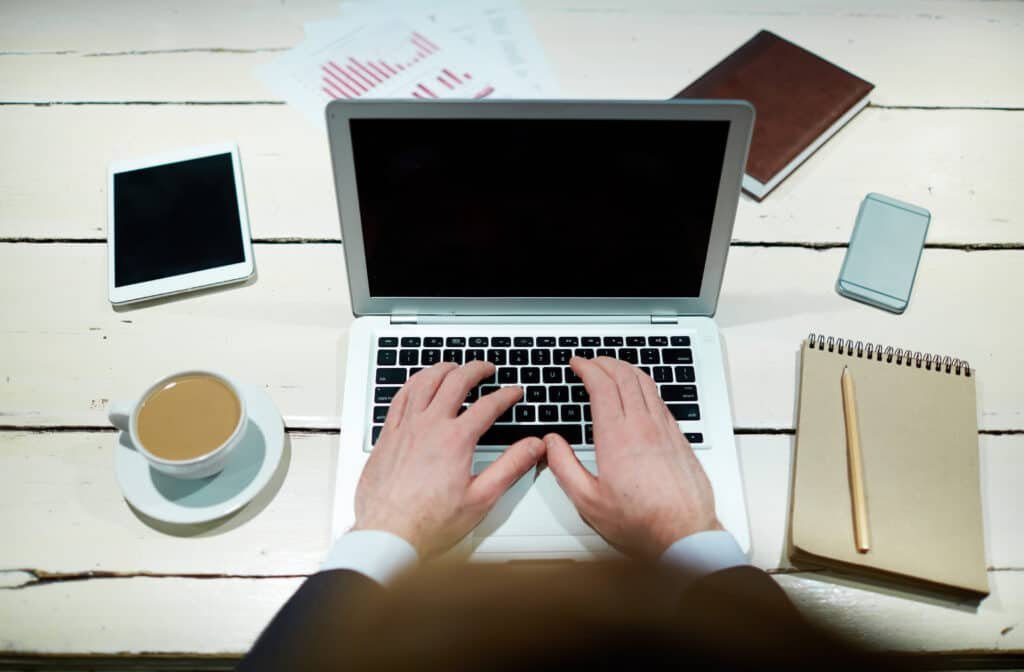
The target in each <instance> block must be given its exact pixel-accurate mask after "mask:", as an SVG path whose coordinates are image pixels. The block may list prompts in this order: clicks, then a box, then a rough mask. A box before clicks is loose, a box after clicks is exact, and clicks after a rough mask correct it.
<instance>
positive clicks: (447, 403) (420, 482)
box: [353, 361, 545, 557]
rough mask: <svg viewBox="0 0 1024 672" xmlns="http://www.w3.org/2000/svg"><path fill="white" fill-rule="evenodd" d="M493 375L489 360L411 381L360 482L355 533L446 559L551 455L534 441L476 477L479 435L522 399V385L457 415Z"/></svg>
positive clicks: (438, 367) (440, 368) (426, 372)
mask: <svg viewBox="0 0 1024 672" xmlns="http://www.w3.org/2000/svg"><path fill="white" fill-rule="evenodd" d="M493 373H494V365H493V364H490V363H488V362H477V361H474V362H470V363H469V364H466V365H465V366H461V367H460V366H456V365H455V364H452V363H443V364H435V365H434V366H431V367H430V368H427V369H423V370H422V371H420V372H418V373H416V375H414V376H413V377H412V378H410V379H409V380H408V382H406V384H405V385H404V386H403V387H402V389H401V390H399V391H398V394H397V395H395V398H394V400H393V401H392V402H391V409H390V410H389V411H388V416H387V419H386V420H385V421H384V428H383V430H381V434H380V438H378V440H377V443H376V445H375V446H374V449H373V452H372V453H371V454H370V458H369V460H368V461H367V463H366V467H365V468H364V469H363V473H362V476H361V477H360V479H359V485H358V487H357V488H356V502H355V513H356V522H355V525H354V526H353V529H357V530H383V531H386V532H391V533H393V534H397V535H398V536H400V537H402V538H403V539H405V540H406V541H408V542H409V543H410V544H412V545H413V546H414V547H415V548H416V550H417V551H418V552H419V554H420V556H421V557H427V556H430V555H434V554H437V553H442V552H444V551H446V550H448V549H449V548H451V547H452V546H454V545H455V544H456V543H457V542H458V541H459V540H460V539H461V538H462V537H464V536H466V534H468V533H469V531H470V530H472V529H473V528H474V527H475V526H476V525H477V523H479V522H480V521H481V520H482V519H483V517H484V516H485V515H486V514H487V512H488V511H490V509H491V507H493V506H494V504H495V502H497V501H498V498H499V497H501V496H502V495H503V494H504V493H505V492H506V491H507V490H508V489H509V488H510V487H511V486H512V484H514V483H515V482H516V481H517V480H518V479H519V477H520V476H522V475H523V474H524V473H526V471H527V470H529V469H530V468H531V467H533V466H534V465H535V464H536V463H537V461H538V460H539V459H541V458H542V457H543V456H544V453H545V445H544V442H543V441H541V440H540V439H539V438H536V437H530V438H526V439H523V440H521V441H518V442H516V443H515V444H513V445H512V446H511V447H510V448H508V449H507V450H506V451H505V452H504V453H503V454H502V455H501V457H499V458H498V459H497V460H496V461H495V462H493V463H492V464H491V465H489V466H488V467H487V469H485V470H484V471H483V472H482V473H480V474H479V475H477V476H473V475H472V474H471V471H472V459H473V450H474V448H476V444H477V441H478V440H479V439H480V436H481V435H483V433H484V432H486V431H487V430H488V429H489V428H490V426H491V425H492V424H494V422H495V420H497V419H498V417H499V416H500V415H501V414H502V413H504V412H505V411H506V410H508V408H510V407H511V406H512V405H513V404H515V403H516V402H517V401H519V400H520V399H521V398H522V396H523V389H522V388H521V387H503V388H501V389H500V390H498V391H496V392H492V393H491V394H488V395H485V396H483V397H481V398H480V399H479V400H478V401H477V402H476V403H474V404H473V405H472V406H470V407H469V409H468V410H467V411H466V412H465V413H463V414H462V415H458V412H459V408H460V407H461V405H462V403H463V401H464V400H465V398H466V394H467V393H468V392H469V391H470V390H471V389H472V388H474V387H476V385H477V384H478V383H479V382H480V381H482V380H483V379H484V378H487V377H488V376H490V375H492V374H493Z"/></svg>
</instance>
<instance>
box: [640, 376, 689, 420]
mask: <svg viewBox="0 0 1024 672" xmlns="http://www.w3.org/2000/svg"><path fill="white" fill-rule="evenodd" d="M636 377H637V380H638V381H639V382H640V392H641V393H643V395H644V403H645V404H647V411H648V412H649V413H650V414H651V417H652V418H653V419H654V421H655V422H656V423H658V424H659V425H662V426H664V427H665V428H666V429H674V430H676V431H678V430H679V427H678V425H676V420H675V418H673V417H672V414H671V413H670V412H669V410H668V406H666V405H665V402H664V401H662V400H661V395H659V394H658V386H657V385H656V384H655V382H654V381H653V380H651V377H650V376H648V375H647V374H646V373H644V372H643V371H641V370H639V369H637V371H636ZM668 423H671V425H672V426H671V427H669V426H668Z"/></svg>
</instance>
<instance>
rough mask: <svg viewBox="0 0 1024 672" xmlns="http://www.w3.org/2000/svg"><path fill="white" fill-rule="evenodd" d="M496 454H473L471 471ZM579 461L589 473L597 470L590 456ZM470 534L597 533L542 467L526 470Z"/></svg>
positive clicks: (497, 535) (581, 534)
mask: <svg viewBox="0 0 1024 672" xmlns="http://www.w3.org/2000/svg"><path fill="white" fill-rule="evenodd" d="M497 457H498V455H494V456H493V457H491V456H477V457H476V458H475V459H474V462H473V473H474V474H479V473H480V472H481V471H483V470H484V469H486V468H487V467H488V466H489V465H490V464H491V463H492V462H493V461H494V460H495V459H497ZM581 462H582V464H583V466H584V467H585V468H586V469H587V470H588V471H589V472H590V473H592V474H597V465H596V464H595V463H594V462H593V460H585V459H584V460H581ZM472 536H473V538H474V539H475V540H480V539H481V538H482V537H506V536H518V537H526V538H528V537H537V536H574V537H578V536H597V533H596V532H594V530H593V529H592V528H591V527H590V526H589V525H587V524H586V523H585V522H583V519H582V518H580V515H579V514H578V513H577V512H576V507H575V506H574V505H573V503H572V502H571V501H570V500H569V497H568V496H566V494H565V492H563V490H562V488H561V486H559V485H558V482H557V481H556V480H555V476H554V474H553V473H551V470H550V469H548V468H547V467H544V468H542V469H540V470H539V471H538V470H537V469H531V470H530V471H528V472H526V474H525V475H524V476H523V477H522V478H520V479H519V480H518V481H517V482H516V484H515V485H513V486H512V487H511V488H510V489H509V491H508V492H507V493H505V495H504V496H503V497H502V498H501V499H499V500H498V503H497V504H496V505H495V507H494V509H492V510H491V512H490V513H489V514H487V517H486V518H484V519H483V521H481V523H480V524H479V525H478V526H477V528H476V529H475V530H474V531H473V535H472ZM525 541H526V539H524V542H525ZM527 543H528V542H527Z"/></svg>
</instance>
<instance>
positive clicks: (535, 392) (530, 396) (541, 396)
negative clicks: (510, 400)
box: [526, 385, 548, 404]
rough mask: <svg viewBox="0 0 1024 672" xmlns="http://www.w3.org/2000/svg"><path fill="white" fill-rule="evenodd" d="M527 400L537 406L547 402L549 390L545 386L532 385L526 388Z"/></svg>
mask: <svg viewBox="0 0 1024 672" xmlns="http://www.w3.org/2000/svg"><path fill="white" fill-rule="evenodd" d="M526 400H527V401H529V402H531V403H535V404H539V403H543V402H545V401H547V400H548V393H547V389H546V388H545V387H544V386H543V385H530V386H529V387H527V388H526Z"/></svg>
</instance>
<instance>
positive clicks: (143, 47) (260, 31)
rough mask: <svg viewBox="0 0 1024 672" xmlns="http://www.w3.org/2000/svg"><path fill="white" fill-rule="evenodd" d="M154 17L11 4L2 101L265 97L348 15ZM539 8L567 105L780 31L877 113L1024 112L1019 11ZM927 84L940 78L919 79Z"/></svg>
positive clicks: (876, 5)
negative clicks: (859, 92)
mask: <svg viewBox="0 0 1024 672" xmlns="http://www.w3.org/2000/svg"><path fill="white" fill-rule="evenodd" d="M179 4H183V6H182V7H179V6H178V5H179ZM218 5H220V3H218ZM153 6H154V10H153V11H152V12H143V11H142V10H141V9H129V10H125V8H124V7H123V5H122V3H118V2H116V0H106V2H105V3H99V4H98V6H97V5H93V4H90V8H89V9H85V8H80V7H77V6H75V5H74V4H73V3H66V2H65V3H57V2H50V3H29V2H27V0H22V1H21V2H13V3H5V7H4V8H3V14H2V15H0V26H3V28H2V29H0V44H4V53H6V54H7V55H6V56H2V57H3V58H4V59H5V65H6V66H7V67H4V68H0V91H3V92H4V94H3V99H4V100H19V101H37V102H48V101H54V100H79V101H80V100H104V101H123V100H264V99H266V98H268V96H269V95H270V94H269V91H268V90H267V89H266V88H265V87H264V86H263V85H262V84H261V83H260V82H258V81H257V80H256V79H255V78H253V77H252V76H251V72H252V70H253V68H254V67H256V66H257V65H258V64H260V63H264V62H266V61H267V60H269V59H270V58H272V57H273V55H274V53H273V52H267V51H265V50H266V49H275V48H281V47H288V46H292V45H294V44H297V43H298V42H299V41H301V39H302V22H303V21H305V20H311V19H319V18H325V17H330V16H333V15H335V13H336V7H337V6H336V5H335V3H334V2H333V1H332V0H317V1H315V2H313V1H310V2H306V3H301V4H300V5H299V6H298V7H292V4H291V3H287V4H281V3H271V2H249V1H246V0H233V1H232V2H230V3H224V6H223V7H221V6H218V7H216V8H213V7H210V6H209V4H208V3H200V2H195V1H193V2H190V3H172V2H169V1H168V0H163V1H161V2H155V3H153ZM526 6H527V12H528V16H529V18H530V20H531V23H532V24H533V26H534V28H535V30H536V31H537V33H538V36H539V38H540V41H541V43H542V45H543V46H544V48H545V49H546V52H547V55H548V58H549V60H550V61H551V64H552V67H553V70H554V71H555V73H556V74H557V75H558V77H559V79H560V80H561V81H562V86H563V92H564V94H565V95H566V96H569V97H597V98H615V97H623V98H663V97H666V96H670V95H672V94H673V93H675V92H676V91H678V90H679V89H680V88H682V87H683V85H685V84H687V83H688V82H690V81H691V80H693V79H694V78H695V77H697V76H698V75H699V74H700V73H702V72H703V71H704V70H706V69H707V68H708V67H710V66H711V65H713V64H714V63H715V62H717V61H718V60H719V59H720V58H722V57H724V56H725V55H726V54H727V53H729V52H730V51H732V50H733V49H734V48H735V47H736V46H738V45H739V44H741V43H742V42H743V41H745V40H746V39H747V38H748V37H750V36H751V35H753V34H754V33H755V32H756V31H757V30H760V29H761V28H767V29H770V30H774V31H776V32H778V33H780V34H782V35H784V36H786V37H788V38H789V39H792V40H794V41H796V42H798V43H800V44H802V45H803V46H805V47H807V48H809V49H811V50H814V51H816V52H818V53H820V54H821V55H822V56H824V57H826V58H829V59H830V60H833V61H835V62H837V63H839V64H840V65H842V66H844V67H846V68H848V69H850V70H851V71H853V72H855V73H857V74H859V75H860V76H862V77H864V78H866V79H868V80H871V81H873V82H874V83H876V84H877V85H878V89H877V90H876V92H875V94H874V100H875V102H877V103H882V104H887V105H925V106H934V105H940V106H984V107H1022V106H1024V90H1022V89H1021V87H1019V86H1018V85H1017V84H1018V83H1019V82H1020V81H1021V80H1022V78H1024V58H1022V55H1024V53H1022V47H1021V44H1022V41H1021V40H1020V32H1021V25H1022V13H1021V10H1020V8H1019V7H1018V6H1017V5H1016V4H1015V3H969V2H956V1H951V0H947V1H944V2H928V1H926V0H916V1H907V2H903V3H900V4H899V5H898V6H895V7H894V6H893V5H892V3H886V2H883V1H882V0H874V1H872V2H866V3H858V6H857V8H856V9H850V8H849V7H848V6H847V4H846V3H843V2H840V1H838V0H832V1H830V2H826V3H812V2H809V1H808V0H793V1H790V2H787V3H783V4H778V5H773V7H772V9H771V10H769V11H766V10H764V9H763V8H762V7H761V6H760V5H758V4H757V3H755V2H750V1H749V0H748V1H744V2H731V3H712V2H710V1H705V2H701V3H695V4H691V5H688V6H687V7H686V8H680V7H679V6H678V3H673V2H670V1H669V0H660V1H659V2H655V3H646V4H645V6H644V9H642V10H639V11H638V10H636V9H635V7H634V6H633V5H628V4H626V3H621V2H603V1H599V0H589V1H586V2H573V3H571V4H570V3H558V4H552V3H550V2H543V1H542V0H534V1H533V2H529V3H526ZM147 7H148V4H147ZM97 17H103V20H97ZM192 50H200V51H198V52H197V51H192ZM203 50H206V51H203ZM55 52H65V53H55ZM67 52H70V53H67ZM140 52H143V53H140ZM153 52H162V53H153ZM96 53H103V54H109V53H121V54H123V55H121V56H96V55H95V54H96ZM928 72H933V73H942V76H941V77H928V76H922V73H928Z"/></svg>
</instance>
